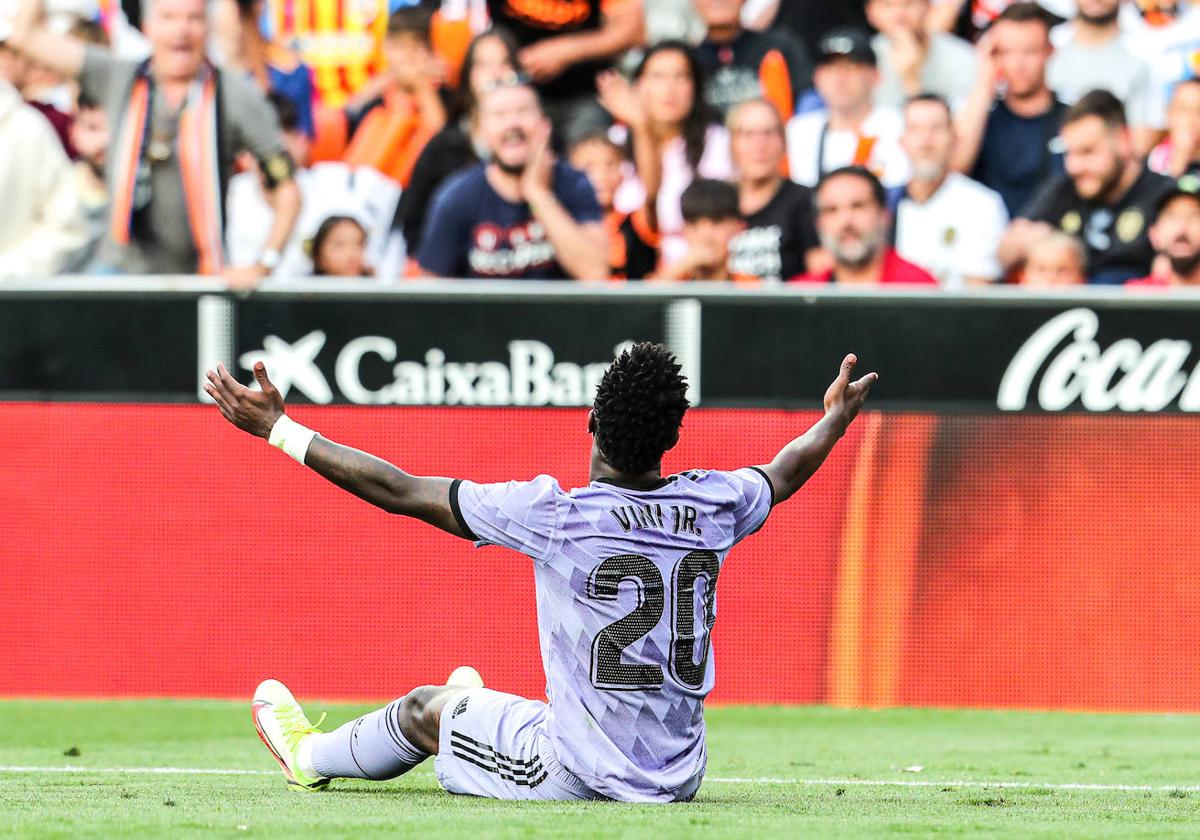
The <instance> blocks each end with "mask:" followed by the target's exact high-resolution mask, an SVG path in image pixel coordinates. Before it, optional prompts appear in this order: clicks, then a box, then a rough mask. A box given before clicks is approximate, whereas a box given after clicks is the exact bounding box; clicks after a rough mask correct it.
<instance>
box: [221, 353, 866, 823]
mask: <svg viewBox="0 0 1200 840" xmlns="http://www.w3.org/2000/svg"><path fill="white" fill-rule="evenodd" d="M856 363H857V359H856V358H855V357H854V356H853V355H848V356H846V358H845V360H843V362H842V366H841V370H840V371H839V373H838V376H837V378H836V379H835V380H834V381H833V384H832V385H830V386H829V389H828V390H827V391H826V392H825V416H824V417H823V418H822V419H821V420H820V421H818V422H817V423H816V424H814V425H813V426H812V428H810V429H809V430H808V431H807V432H805V433H804V434H803V435H801V436H800V437H799V438H797V439H795V440H793V441H792V442H791V443H789V444H788V445H787V446H785V447H784V448H783V449H782V450H781V451H780V452H779V454H778V455H776V456H775V459H774V460H773V461H771V462H770V463H769V464H766V465H763V466H761V467H746V468H743V469H740V470H734V471H732V472H717V471H709V470H688V471H685V472H682V473H679V474H677V475H671V476H663V475H662V474H661V464H662V457H663V454H664V453H665V452H666V451H667V450H669V449H671V447H673V446H674V445H675V444H676V442H677V441H678V440H679V430H680V425H681V423H682V421H683V415H684V412H685V411H687V408H688V399H687V381H686V379H685V378H684V377H683V376H681V375H680V366H679V364H678V363H677V362H676V360H675V357H674V356H673V355H672V354H671V352H670V351H669V350H668V349H667V348H665V347H663V346H662V345H658V344H650V343H641V344H637V345H634V346H633V348H632V349H630V350H627V351H625V352H623V353H622V354H621V355H620V356H619V357H618V358H617V359H616V361H614V362H613V363H612V366H611V367H610V368H609V369H608V371H607V372H606V373H605V374H604V377H603V379H602V380H601V382H600V385H599V387H598V388H597V389H596V399H595V403H594V405H593V407H592V411H591V412H590V414H589V415H588V431H589V432H590V433H591V435H592V449H591V468H590V483H589V484H588V485H587V486H586V487H581V488H577V489H575V490H572V491H570V492H566V491H564V490H562V489H561V488H560V487H559V486H558V482H557V481H555V480H554V479H553V478H551V477H549V476H546V475H541V476H538V477H537V478H535V479H533V480H532V481H513V482H508V483H501V484H475V483H473V482H470V481H463V480H451V479H449V478H426V477H420V476H414V475H409V474H408V473H406V472H404V471H403V470H401V469H398V468H397V467H394V466H392V465H391V464H388V463H386V462H384V461H381V460H379V459H378V458H375V457H373V456H371V455H368V454H366V453H364V452H359V451H357V450H355V449H351V448H349V447H346V446H342V445H340V444H336V443H334V442H333V441H330V440H326V439H325V438H323V437H321V436H319V435H318V434H317V433H316V432H314V431H312V430H310V429H306V428H304V427H303V426H301V425H300V424H298V423H296V422H295V421H293V420H291V419H290V418H289V417H287V415H286V414H284V405H283V398H282V397H281V396H280V394H279V392H278V391H277V390H276V389H275V387H274V386H273V385H272V384H271V382H270V380H268V378H267V371H266V369H265V368H264V367H263V365H262V363H261V362H260V363H258V364H257V365H255V367H254V377H255V379H257V380H258V384H259V386H260V387H261V389H262V390H261V391H255V390H251V389H250V388H246V387H244V386H242V385H240V384H239V383H238V382H237V381H235V380H234V379H233V377H232V376H230V374H229V372H228V371H227V370H225V368H224V366H220V365H219V366H218V367H217V370H216V371H215V372H214V371H209V372H208V374H207V375H208V382H207V383H205V386H204V387H205V391H206V392H207V393H208V394H209V396H211V397H212V398H213V399H214V400H215V401H216V403H217V407H218V408H219V409H220V411H221V414H222V415H224V417H225V418H226V419H227V420H229V421H230V422H231V423H233V424H234V425H236V426H237V427H238V428H240V429H242V430H244V431H247V432H249V433H251V434H254V435H258V436H259V437H262V438H266V439H267V440H269V441H270V442H271V443H272V444H273V445H275V446H277V447H279V448H280V449H282V450H283V451H284V452H286V453H288V454H289V455H291V456H292V457H293V458H295V459H296V460H298V461H300V462H301V463H303V464H305V465H306V466H308V467H310V468H311V469H313V470H315V471H316V472H317V473H318V474H320V475H321V476H323V477H324V478H326V479H328V480H329V481H331V482H333V483H334V484H337V485H338V486H339V487H342V488H343V489H345V490H348V491H350V492H351V493H354V494H355V495H356V496H359V497H360V498H362V499H365V500H366V501H368V502H371V503H372V504H374V505H376V506H378V507H380V508H382V509H383V510H386V511H389V512H391V513H399V514H404V515H406V516H412V517H415V518H417V519H421V520H423V521H425V522H428V523H429V524H431V525H433V526H435V527H437V528H441V529H442V530H443V531H446V532H448V533H450V534H453V535H455V536H457V537H464V538H466V539H469V540H473V541H474V542H475V543H476V544H477V545H485V544H495V545H503V546H507V547H509V548H512V549H515V550H517V551H520V552H521V553H523V554H527V555H529V556H530V557H531V558H533V561H534V569H535V579H536V587H537V601H538V633H539V636H540V639H541V646H542V660H543V665H544V667H545V671H546V681H547V686H546V694H547V696H548V697H549V703H542V702H539V701H536V700H526V699H524V698H521V697H515V696H513V695H511V694H502V693H500V692H497V691H492V690H490V689H487V688H484V687H483V686H482V680H480V679H479V676H478V674H477V673H476V672H475V671H474V670H473V669H470V668H460V669H458V670H457V671H455V673H454V674H452V675H451V679H450V680H448V684H446V685H427V686H422V687H420V688H415V689H413V690H412V691H410V692H409V693H408V694H406V695H405V696H403V697H401V698H400V699H399V700H396V701H394V702H392V703H390V704H389V705H387V706H385V707H384V708H382V709H379V710H377V711H374V712H371V713H370V714H367V715H364V716H363V717H360V718H358V719H357V720H354V721H351V722H349V723H347V724H345V725H344V726H342V727H340V728H338V729H336V730H334V731H333V732H330V733H328V734H325V733H321V732H320V731H319V730H317V729H316V728H315V727H314V726H313V725H312V724H311V723H309V721H308V719H307V718H306V717H305V715H304V713H303V711H302V710H301V709H300V706H299V705H298V704H297V703H296V700H295V698H293V697H292V695H291V692H289V691H288V690H287V689H286V688H285V687H284V686H283V685H282V684H281V683H279V682H277V681H275V680H267V681H266V682H264V683H262V684H261V685H260V686H259V687H258V689H257V691H256V692H255V696H254V702H253V707H252V708H253V715H254V721H255V725H256V726H257V728H258V732H259V735H260V736H261V737H262V740H263V742H264V743H265V744H266V745H267V747H268V748H269V749H270V751H271V753H272V755H274V756H275V759H276V760H277V761H278V762H279V764H280V766H281V767H282V768H283V773H284V776H285V777H286V778H287V781H288V782H289V783H290V784H291V785H293V786H294V789H298V790H314V789H318V788H321V787H324V786H325V785H327V784H328V782H329V780H330V779H335V778H358V779H372V780H376V781H379V780H383V779H391V778H395V777H396V776H399V775H401V774H402V773H406V772H407V771H409V770H411V769H412V768H413V767H415V766H417V765H418V764H420V763H421V762H422V761H424V760H425V759H426V758H428V757H429V756H430V755H436V756H437V759H436V761H435V765H434V766H435V769H436V771H437V776H438V781H440V782H441V784H442V786H443V787H444V788H445V789H446V790H448V791H450V792H451V793H465V794H474V795H476V796H486V797H493V798H496V799H618V800H625V801H635V802H671V801H686V800H690V799H691V798H692V797H693V796H695V794H696V791H697V789H698V788H699V787H700V782H701V780H702V779H703V776H704V768H705V764H706V761H707V752H706V749H705V739H704V732H705V729H704V698H705V696H706V695H707V694H708V692H709V691H710V690H711V689H712V687H713V681H714V671H713V663H712V658H711V657H710V656H709V639H710V633H711V631H712V627H713V623H714V621H715V620H716V601H715V594H716V585H717V578H718V576H719V574H720V571H721V564H722V562H723V561H724V560H725V557H726V555H727V554H728V553H729V550H730V548H732V547H733V545H734V544H735V543H737V542H738V541H740V540H742V539H744V538H745V537H747V536H749V535H750V534H753V533H754V532H755V531H757V530H758V529H759V528H761V527H762V525H763V523H764V522H765V521H766V518H767V514H768V513H770V511H771V508H772V506H774V505H776V504H779V503H780V502H782V501H784V500H786V499H788V498H790V497H791V496H792V494H794V493H795V492H796V491H797V490H799V489H800V487H801V485H803V484H804V483H805V481H807V480H808V479H809V477H810V476H812V474H813V473H814V472H816V470H817V468H818V467H819V466H820V465H821V463H822V462H823V461H824V460H825V458H826V456H827V455H829V452H830V450H832V449H833V446H834V444H835V443H837V441H838V439H839V438H840V437H841V436H842V434H843V433H844V432H845V431H846V427H847V426H849V424H850V422H851V421H852V420H853V419H854V417H855V416H856V415H857V414H858V412H859V409H861V408H862V405H863V401H864V400H865V399H866V397H867V392H868V391H869V390H870V388H871V385H872V384H873V383H874V382H875V380H876V379H877V378H878V377H877V376H876V374H874V373H869V374H867V375H866V376H864V377H862V378H861V379H859V380H857V381H855V382H851V380H850V375H851V373H852V372H853V371H854V366H855V364H856ZM635 596H636V606H635V607H634V608H632V609H630V608H629V604H630V603H631V602H632V601H633V600H634V598H635Z"/></svg>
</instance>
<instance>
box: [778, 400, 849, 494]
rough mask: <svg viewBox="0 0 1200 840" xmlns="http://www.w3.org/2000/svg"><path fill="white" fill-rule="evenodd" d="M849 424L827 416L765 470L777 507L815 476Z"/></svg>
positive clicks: (789, 445)
mask: <svg viewBox="0 0 1200 840" xmlns="http://www.w3.org/2000/svg"><path fill="white" fill-rule="evenodd" d="M848 425H849V423H847V422H846V420H845V418H844V417H841V416H839V415H835V414H826V415H825V416H824V417H822V418H821V419H820V420H818V421H817V422H816V423H814V424H813V425H812V426H811V427H810V428H809V430H808V431H807V432H805V433H804V434H802V435H801V436H800V437H798V438H796V439H795V440H793V441H792V442H791V443H789V444H788V445H787V446H785V447H783V449H781V450H779V454H778V455H776V456H775V459H774V460H773V461H771V463H770V464H767V465H766V466H764V467H761V469H762V471H763V472H765V473H766V474H767V476H768V477H770V479H771V486H772V487H773V488H774V489H775V498H774V503H775V504H779V503H780V502H782V501H786V500H787V499H790V498H791V497H792V496H793V495H795V493H796V491H797V490H799V489H800V488H801V487H803V486H804V484H805V482H807V481H808V480H809V479H810V478H812V477H813V475H814V474H815V473H816V471H817V470H818V469H820V467H821V464H823V463H825V459H826V458H828V457H829V453H830V452H832V451H833V447H834V445H835V444H837V442H838V441H839V440H841V439H842V435H843V434H845V433H846V427H847V426H848Z"/></svg>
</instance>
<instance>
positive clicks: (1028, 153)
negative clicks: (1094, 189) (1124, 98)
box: [954, 3, 1067, 216]
mask: <svg viewBox="0 0 1200 840" xmlns="http://www.w3.org/2000/svg"><path fill="white" fill-rule="evenodd" d="M979 51H980V56H981V59H980V63H979V74H978V76H976V79H975V87H974V89H973V90H972V91H971V95H970V96H969V97H967V102H966V104H965V105H964V106H963V107H962V109H961V110H960V111H959V114H958V137H959V142H958V147H957V149H956V150H955V154H954V168H955V169H957V170H958V171H959V172H967V173H970V175H971V177H972V178H974V179H975V180H977V181H979V182H980V183H981V184H983V185H984V186H987V187H991V188H992V189H994V190H995V191H996V192H998V193H1000V195H1001V197H1003V198H1004V206H1005V208H1006V209H1007V210H1008V214H1009V215H1010V216H1015V215H1016V214H1017V213H1019V212H1020V211H1021V210H1022V209H1023V208H1024V207H1025V205H1026V204H1027V203H1028V202H1029V199H1030V198H1031V197H1032V196H1033V193H1034V191H1035V190H1036V189H1037V187H1038V185H1039V184H1043V183H1045V182H1046V181H1047V180H1049V179H1050V178H1052V177H1054V176H1056V175H1059V174H1061V173H1062V154H1061V153H1060V152H1058V151H1056V150H1055V149H1054V140H1055V138H1056V137H1057V136H1058V129H1059V126H1060V125H1061V123H1062V115H1063V113H1064V112H1065V111H1066V109H1067V106H1066V105H1064V104H1063V103H1062V102H1060V101H1059V100H1058V98H1057V97H1056V96H1055V95H1054V91H1052V90H1050V88H1049V87H1048V86H1047V85H1046V64H1047V63H1048V62H1049V61H1050V56H1051V54H1052V52H1053V47H1051V45H1050V20H1049V18H1048V17H1047V16H1046V13H1045V12H1044V11H1043V10H1042V8H1041V7H1040V6H1038V4H1036V3H1013V4H1012V5H1010V6H1008V7H1007V8H1006V9H1005V10H1004V11H1003V12H1002V13H1001V14H1000V16H999V17H997V18H996V22H995V23H994V24H993V25H992V28H991V29H990V30H988V34H987V35H986V36H984V38H983V40H981V41H980V42H979Z"/></svg>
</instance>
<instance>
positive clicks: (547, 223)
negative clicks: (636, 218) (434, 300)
mask: <svg viewBox="0 0 1200 840" xmlns="http://www.w3.org/2000/svg"><path fill="white" fill-rule="evenodd" d="M479 136H480V139H481V140H482V141H483V145H484V148H485V149H486V150H487V156H488V163H486V164H479V165H477V166H474V167H472V168H470V169H468V170H466V171H464V172H460V173H459V174H457V175H455V176H454V177H452V178H451V179H450V180H449V181H447V182H446V183H445V184H444V185H443V186H442V188H441V189H440V190H439V191H438V194H437V195H436V196H435V197H434V200H433V207H432V209H431V210H430V213H429V222H428V224H427V225H426V228H425V235H424V237H423V238H422V240H421V250H420V251H419V252H418V253H417V263H418V265H419V266H420V268H421V270H422V271H423V272H424V273H425V274H430V275H435V276H439V277H482V278H510V279H516V278H525V279H544V280H551V279H562V278H567V277H574V278H576V279H601V278H604V277H607V276H608V242H607V237H606V236H605V233H604V223H603V217H602V214H601V212H600V206H599V205H598V204H597V203H596V194H595V193H594V192H593V190H592V187H591V185H590V184H589V183H588V181H587V178H586V176H584V174H583V173H582V172H579V171H578V170H576V169H572V168H571V167H570V166H568V165H566V164H565V163H562V162H561V161H556V160H555V159H554V157H553V154H552V152H551V151H550V124H549V122H548V121H547V119H546V117H545V116H544V115H543V112H542V108H541V104H540V103H539V101H538V95H537V91H536V90H534V88H533V87H532V86H531V85H530V83H529V82H528V81H526V80H523V79H522V80H518V81H517V82H516V83H514V84H508V85H502V86H501V87H498V88H497V89H496V90H494V91H492V92H490V93H485V94H484V95H483V96H482V97H481V98H480V101H479Z"/></svg>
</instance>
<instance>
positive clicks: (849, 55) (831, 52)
mask: <svg viewBox="0 0 1200 840" xmlns="http://www.w3.org/2000/svg"><path fill="white" fill-rule="evenodd" d="M841 58H845V59H849V60H850V61H853V62H855V63H856V64H866V65H869V66H871V67H874V66H875V49H874V48H873V47H872V46H871V36H870V35H869V34H868V33H867V32H866V31H865V30H863V29H834V30H833V31H831V32H829V33H827V34H826V35H825V37H824V38H822V39H821V41H820V43H819V44H817V59H816V63H817V64H818V65H821V64H827V63H828V62H830V61H837V60H838V59H841Z"/></svg>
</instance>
